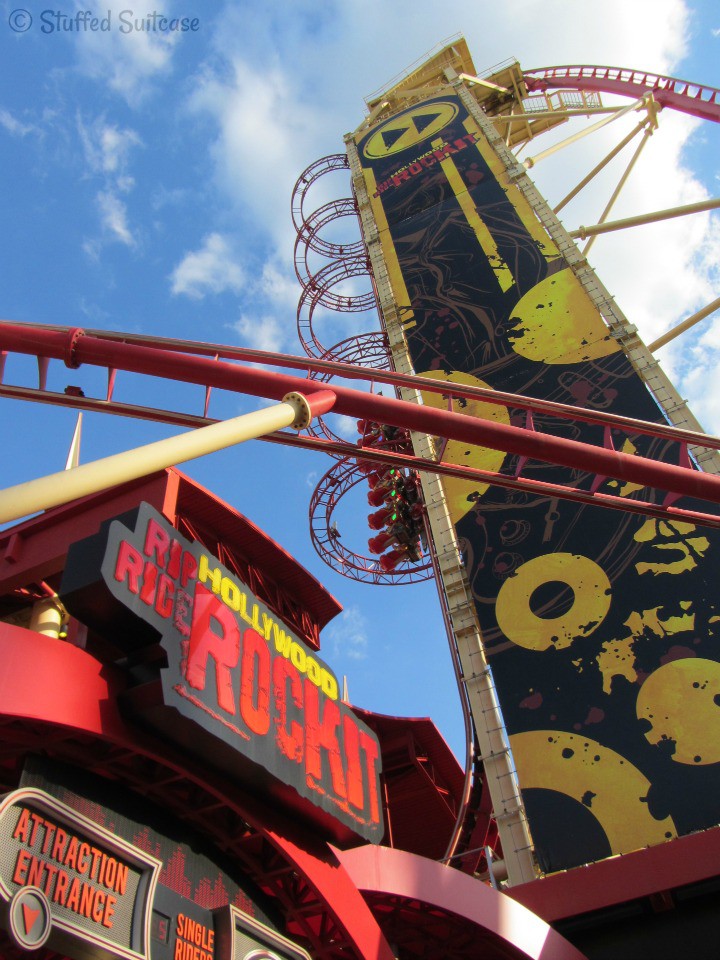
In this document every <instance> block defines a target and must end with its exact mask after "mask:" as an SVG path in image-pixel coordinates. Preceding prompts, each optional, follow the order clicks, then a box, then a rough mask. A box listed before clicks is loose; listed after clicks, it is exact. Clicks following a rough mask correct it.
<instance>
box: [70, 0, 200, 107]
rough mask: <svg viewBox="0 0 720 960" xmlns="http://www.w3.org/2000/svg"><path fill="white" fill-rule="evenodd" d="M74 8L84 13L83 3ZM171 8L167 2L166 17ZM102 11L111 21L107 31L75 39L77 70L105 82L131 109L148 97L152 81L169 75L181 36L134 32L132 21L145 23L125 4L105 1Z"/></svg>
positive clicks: (141, 13) (123, 0)
mask: <svg viewBox="0 0 720 960" xmlns="http://www.w3.org/2000/svg"><path fill="white" fill-rule="evenodd" d="M75 6H76V9H77V10H85V9H87V5H86V4H83V3H82V2H77V3H76V5H75ZM170 7H171V3H170V2H169V0H168V2H166V3H165V4H164V5H163V9H162V12H163V13H164V14H165V15H166V16H167V15H169V14H170V13H171V10H170ZM102 9H103V15H104V16H107V13H109V15H110V17H111V29H110V30H107V31H81V32H79V33H77V34H76V35H75V36H76V44H77V53H78V64H79V69H80V70H81V72H82V73H84V74H85V75H87V76H89V77H91V78H92V79H94V80H103V81H105V82H106V83H107V84H108V86H109V87H110V89H111V90H113V91H114V92H115V93H117V94H119V95H120V96H121V97H123V98H124V99H125V100H126V101H127V102H128V103H129V104H130V105H131V106H137V105H139V104H140V103H141V101H142V100H143V99H144V98H145V97H146V96H147V95H148V94H149V92H150V89H151V81H152V80H153V79H154V78H156V77H159V76H164V75H166V74H168V73H169V72H170V71H171V69H172V55H173V52H174V49H175V46H176V44H177V42H178V41H179V40H180V35H179V34H177V33H160V32H157V31H155V32H153V31H148V30H142V29H136V28H135V20H136V19H137V20H142V19H144V11H140V10H136V11H132V8H131V7H129V6H128V4H127V2H126V0H104V3H103V5H102ZM121 17H122V18H123V19H122V21H121ZM128 24H130V26H129V25H128ZM182 39H187V38H186V37H183V38H182Z"/></svg>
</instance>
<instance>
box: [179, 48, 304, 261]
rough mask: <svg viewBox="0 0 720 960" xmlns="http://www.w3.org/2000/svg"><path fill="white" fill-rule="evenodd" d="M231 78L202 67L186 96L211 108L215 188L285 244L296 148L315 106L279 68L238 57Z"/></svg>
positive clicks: (290, 234)
mask: <svg viewBox="0 0 720 960" xmlns="http://www.w3.org/2000/svg"><path fill="white" fill-rule="evenodd" d="M229 72H230V76H229V78H228V77H226V76H224V75H223V74H220V73H211V72H207V73H206V74H205V75H203V76H202V77H201V78H200V80H199V83H198V86H197V88H196V90H195V92H194V94H193V96H192V98H191V101H190V105H191V108H192V109H193V110H194V111H195V112H196V113H204V114H209V115H210V116H212V117H213V118H214V119H215V121H216V123H217V125H218V135H217V138H216V140H215V142H214V144H213V146H212V150H211V154H212V159H213V162H214V165H215V178H216V181H217V183H218V185H219V187H220V189H221V190H222V191H223V192H224V193H225V194H226V195H227V196H228V197H229V198H230V199H231V200H232V201H233V202H234V203H236V204H237V205H238V207H239V208H241V210H242V214H243V216H251V217H253V218H254V219H255V221H256V229H257V230H259V231H261V232H262V233H264V234H265V235H266V236H267V237H270V238H271V239H272V240H273V241H274V243H275V244H276V245H277V246H278V247H279V248H281V249H284V250H286V251H289V250H290V249H291V248H292V242H293V240H294V230H293V228H292V224H291V219H290V195H291V191H292V187H293V185H294V183H295V180H296V178H297V176H298V174H299V173H300V172H301V171H300V169H299V165H298V155H301V154H302V153H303V152H304V151H305V150H307V145H308V143H309V142H311V141H312V139H313V137H314V136H315V135H316V134H317V130H316V126H315V125H316V123H317V121H318V119H319V117H318V116H317V114H316V112H315V111H314V110H312V109H309V108H308V107H307V106H306V105H305V104H304V103H302V102H300V101H299V100H298V98H297V96H296V93H295V91H294V90H293V86H292V83H291V80H290V78H289V77H288V76H287V74H285V73H284V72H283V71H282V70H281V69H279V68H274V69H266V70H265V71H263V73H262V75H259V74H258V72H257V71H256V70H255V69H253V68H251V67H250V66H249V65H248V64H247V63H246V62H245V61H243V60H242V59H240V58H234V59H233V60H232V63H231V64H230V65H229Z"/></svg>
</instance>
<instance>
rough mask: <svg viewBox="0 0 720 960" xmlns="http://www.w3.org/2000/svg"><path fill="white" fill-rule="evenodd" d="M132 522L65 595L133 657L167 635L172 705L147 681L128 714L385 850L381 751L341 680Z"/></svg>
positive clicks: (151, 516)
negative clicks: (342, 695) (343, 696)
mask: <svg viewBox="0 0 720 960" xmlns="http://www.w3.org/2000/svg"><path fill="white" fill-rule="evenodd" d="M125 520H126V518H122V519H119V520H113V521H111V522H110V524H109V525H106V526H105V528H104V529H103V530H102V531H101V533H100V534H98V535H97V536H96V537H92V538H89V540H86V541H81V542H80V543H79V544H75V545H74V546H73V547H72V548H71V550H70V552H69V553H68V560H67V566H66V570H65V575H64V578H63V584H62V587H61V596H62V597H63V599H64V601H65V603H66V605H67V606H68V609H69V610H70V612H71V613H72V614H73V615H74V616H76V617H78V619H80V620H82V621H83V622H85V623H88V624H89V625H90V626H91V627H93V628H94V629H97V630H98V631H101V632H102V633H103V635H105V636H109V637H111V638H112V639H113V640H114V642H115V643H117V644H118V645H120V646H121V647H122V648H123V649H125V650H128V651H131V652H132V651H133V650H136V649H137V648H138V647H140V646H145V645H147V644H152V643H154V642H155V643H156V642H157V639H158V637H157V635H158V634H159V635H160V643H161V645H162V648H163V650H164V651H165V653H166V654H167V661H168V665H167V667H165V668H163V669H162V670H161V679H162V696H161V698H160V697H159V695H158V693H159V691H158V684H157V682H155V683H153V682H152V681H150V682H149V683H145V684H141V685H139V686H138V687H135V688H134V689H133V690H131V691H130V694H129V696H128V699H127V707H128V709H129V710H130V711H131V712H132V714H133V715H134V716H137V717H138V718H140V719H142V720H143V721H145V722H149V723H151V724H152V725H153V726H154V727H155V728H156V729H160V730H161V731H162V732H163V733H164V734H165V735H166V736H168V737H171V738H172V739H174V740H176V741H178V742H180V743H181V744H182V745H183V746H184V747H185V748H186V749H188V750H192V752H193V753H197V754H199V755H200V756H201V757H202V758H203V759H205V760H208V761H210V762H211V763H213V764H214V765H215V766H218V767H220V768H221V769H223V770H225V771H227V772H228V773H230V774H231V775H232V776H234V777H236V778H238V779H241V780H242V782H244V783H248V784H251V785H252V786H253V787H254V789H255V790H256V791H257V790H260V791H262V792H264V793H266V794H267V795H268V796H270V797H271V798H275V799H276V800H277V801H279V802H280V803H281V804H283V805H288V806H290V807H291V808H292V809H294V810H296V811H298V812H300V813H302V814H303V815H305V816H309V817H310V818H311V819H312V820H314V821H315V822H316V824H317V825H318V826H320V827H321V828H322V829H323V831H324V832H326V833H327V834H328V835H329V836H331V837H332V838H333V839H334V840H335V841H336V842H339V843H348V842H352V835H351V834H349V831H352V834H357V835H359V836H360V837H362V838H363V839H365V840H369V841H371V842H376V843H378V842H380V840H381V839H382V835H383V832H384V826H383V818H382V812H381V805H380V800H379V796H380V791H379V777H380V760H379V757H380V750H379V745H378V741H377V738H376V736H375V734H374V733H373V732H372V731H371V730H370V728H369V727H367V725H366V724H364V723H362V721H360V720H359V719H358V718H357V716H356V715H355V714H354V713H353V711H352V709H351V708H350V707H349V706H347V705H346V704H344V703H343V702H341V700H340V699H339V691H338V682H337V679H336V677H335V675H334V673H333V672H332V671H331V670H330V669H329V668H328V667H327V665H326V664H325V663H323V661H322V660H321V659H320V658H319V657H318V656H317V655H316V654H315V652H314V651H311V650H310V648H309V647H308V646H307V645H306V644H304V643H303V642H302V641H301V640H300V639H298V637H296V636H295V635H294V634H293V633H292V631H291V630H290V629H289V628H288V627H287V626H286V625H285V624H284V623H282V622H281V621H280V620H279V619H278V618H277V616H276V615H275V614H274V613H273V612H272V611H271V610H270V609H269V608H268V607H267V606H265V604H263V603H262V602H261V601H260V600H259V599H258V598H257V597H256V596H255V595H254V594H253V593H252V592H251V591H250V590H249V588H248V587H247V586H246V585H245V584H244V583H242V582H241V581H240V580H239V579H238V577H237V576H236V575H234V574H233V573H232V572H231V571H230V570H228V569H227V568H226V567H224V566H223V565H222V564H221V563H220V562H219V561H218V560H217V559H216V558H215V557H212V556H209V555H208V553H207V551H206V550H205V548H204V547H203V546H202V545H201V544H199V543H196V542H193V543H191V542H190V541H188V540H186V539H184V538H183V537H182V536H180V534H179V533H178V532H177V530H175V528H174V527H172V526H171V525H170V524H169V523H168V522H167V521H166V520H165V518H164V517H163V516H162V515H161V514H159V513H157V512H156V511H155V510H154V509H153V508H152V507H150V506H149V505H148V504H146V503H143V504H141V506H140V507H139V509H138V510H137V513H136V517H135V524H134V530H131V529H129V528H128V526H126V524H125V522H123V521H125ZM130 522H131V521H130ZM98 567H99V569H100V571H101V577H100V580H99V581H98V576H97V571H98ZM148 628H149V629H148Z"/></svg>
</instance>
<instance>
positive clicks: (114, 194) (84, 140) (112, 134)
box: [76, 114, 142, 260]
mask: <svg viewBox="0 0 720 960" xmlns="http://www.w3.org/2000/svg"><path fill="white" fill-rule="evenodd" d="M76 126H77V131H78V135H79V137H80V143H81V144H82V148H83V153H84V155H85V161H86V163H87V168H88V176H89V177H91V178H94V179H99V180H101V181H102V184H103V187H102V189H101V190H99V191H98V193H97V194H96V196H95V204H96V207H97V209H98V211H99V214H100V226H101V229H102V237H100V238H98V237H96V238H93V239H90V240H86V241H85V243H84V244H83V249H84V250H85V253H86V254H87V255H88V256H89V257H90V258H91V259H93V260H98V258H99V255H100V251H101V249H102V246H103V243H105V242H119V243H122V244H124V245H125V246H126V247H135V246H136V245H137V239H136V237H135V236H134V234H133V231H132V230H131V228H130V225H129V222H128V210H127V205H126V203H125V202H124V201H123V200H121V199H120V194H129V193H130V192H131V191H132V190H133V188H134V187H135V179H134V178H133V177H132V176H130V175H129V174H128V173H127V172H126V170H127V166H128V164H129V161H130V153H131V151H132V150H133V149H135V148H136V147H140V146H142V140H141V139H140V137H139V135H138V134H137V133H136V132H135V131H134V130H131V129H129V128H120V127H118V126H116V125H115V124H112V123H107V122H106V120H105V118H104V117H97V118H96V119H95V120H93V121H91V122H85V121H84V120H83V118H82V117H81V116H80V115H79V114H78V116H77V118H76Z"/></svg>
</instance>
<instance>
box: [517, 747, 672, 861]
mask: <svg viewBox="0 0 720 960" xmlns="http://www.w3.org/2000/svg"><path fill="white" fill-rule="evenodd" d="M510 745H511V747H512V752H513V759H514V760H515V766H516V767H517V772H518V780H519V782H520V787H521V788H522V789H523V790H529V789H531V788H538V789H542V790H555V791H557V792H558V793H563V794H565V795H566V796H568V797H572V799H573V800H577V801H578V803H582V804H583V806H584V807H586V808H587V810H589V812H590V813H592V815H593V816H594V817H595V818H596V820H597V821H598V823H599V824H600V826H601V827H602V828H603V830H604V831H605V835H606V837H607V838H608V842H609V844H610V848H611V850H612V852H613V853H629V852H630V851H631V850H637V849H638V848H639V847H645V846H648V845H649V844H653V843H662V842H663V840H669V839H670V838H671V837H674V836H676V835H677V832H676V830H675V825H674V823H673V822H672V820H671V818H670V817H665V819H663V820H656V819H655V817H653V815H652V814H651V813H650V810H649V808H648V804H647V795H648V791H649V790H650V781H649V780H648V779H647V777H645V776H644V775H643V774H642V773H641V772H640V771H639V770H638V769H637V767H635V766H633V764H632V763H630V761H629V760H626V759H625V758H624V757H622V756H621V755H620V754H619V753H616V752H615V751H614V750H611V749H610V748H609V747H604V746H603V745H602V744H601V743H598V742H597V741H596V740H591V739H590V738H589V737H583V736H580V735H577V736H576V735H574V734H572V733H565V732H563V731H560V730H530V731H527V732H525V733H517V734H515V736H514V737H511V738H510ZM531 829H532V825H531Z"/></svg>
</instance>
